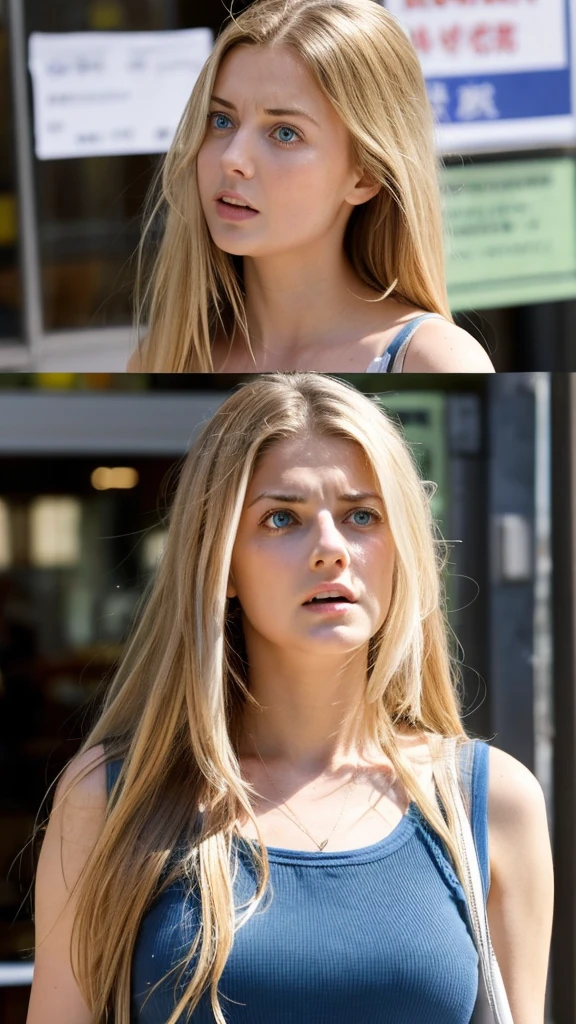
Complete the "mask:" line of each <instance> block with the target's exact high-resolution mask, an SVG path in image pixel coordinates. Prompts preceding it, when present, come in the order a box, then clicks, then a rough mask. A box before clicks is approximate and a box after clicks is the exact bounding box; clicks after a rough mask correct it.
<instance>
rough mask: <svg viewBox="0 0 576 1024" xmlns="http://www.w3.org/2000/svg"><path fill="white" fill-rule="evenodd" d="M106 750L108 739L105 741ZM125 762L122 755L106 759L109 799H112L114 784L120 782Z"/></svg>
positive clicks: (105, 748)
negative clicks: (119, 778)
mask: <svg viewBox="0 0 576 1024" xmlns="http://www.w3.org/2000/svg"><path fill="white" fill-rule="evenodd" d="M104 750H105V751H106V752H108V751H107V743H106V741H105V742H104ZM123 764H124V761H123V759H122V758H121V757H118V758H113V759H111V760H108V761H106V793H107V796H108V800H110V797H111V795H112V790H113V789H114V786H115V785H116V783H117V782H118V777H119V775H120V772H121V771H122V765H123Z"/></svg>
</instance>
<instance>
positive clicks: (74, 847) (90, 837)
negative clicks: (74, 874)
mask: <svg viewBox="0 0 576 1024" xmlns="http://www.w3.org/2000/svg"><path fill="white" fill-rule="evenodd" d="M105 758H106V755H105V751H104V747H103V746H102V745H98V746H96V747H92V748H91V749H90V750H85V751H83V752H82V753H81V754H78V755H77V756H76V757H75V758H73V759H72V761H71V762H70V764H69V765H68V766H67V768H66V769H65V771H64V772H63V773H62V775H61V777H60V779H59V782H58V785H57V787H56V792H55V794H54V804H53V808H52V814H51V816H50V823H49V825H48V830H47V834H46V841H47V843H48V846H50V843H51V841H52V842H61V843H62V844H64V845H65V846H66V847H67V857H66V859H67V860H68V861H69V863H70V866H71V867H72V869H73V871H74V868H75V866H76V865H77V863H79V862H81V861H82V860H83V859H84V854H83V853H82V851H85V850H86V849H89V848H91V847H92V846H93V845H94V844H95V842H96V840H97V839H98V836H99V835H100V833H101V831H102V829H103V827H104V821H105V817H106V807H107V802H108V793H107V785H106V764H105Z"/></svg>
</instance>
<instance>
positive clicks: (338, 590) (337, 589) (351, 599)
mask: <svg viewBox="0 0 576 1024" xmlns="http://www.w3.org/2000/svg"><path fill="white" fill-rule="evenodd" d="M330 593H335V594H339V595H340V597H344V598H346V599H347V602H348V603H350V604H356V602H357V600H358V598H357V597H356V596H355V595H354V594H353V592H352V591H351V590H350V588H349V587H346V586H344V585H343V584H342V583H319V584H318V586H317V587H315V588H314V590H312V591H310V593H309V594H308V596H307V597H305V598H304V601H303V602H302V604H303V605H306V604H307V603H308V602H309V601H311V600H312V598H313V597H322V594H330ZM334 603H335V604H337V603H338V598H335V599H334ZM312 607H314V605H312ZM317 607H319V608H323V607H327V606H326V605H318V606H317Z"/></svg>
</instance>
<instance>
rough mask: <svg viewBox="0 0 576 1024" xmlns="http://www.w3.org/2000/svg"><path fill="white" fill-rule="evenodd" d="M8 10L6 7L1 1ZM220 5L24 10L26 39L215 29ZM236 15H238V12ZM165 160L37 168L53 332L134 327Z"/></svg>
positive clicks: (53, 163) (206, 0) (55, 163)
mask: <svg viewBox="0 0 576 1024" xmlns="http://www.w3.org/2000/svg"><path fill="white" fill-rule="evenodd" d="M0 2H1V0H0ZM226 6H227V5H226V4H220V3H214V0H75V2H74V3H73V4H71V3H69V2H67V0H66V2H65V0H56V2H53V3H50V4H47V3H45V0H25V12H26V31H27V34H28V35H29V34H30V33H32V32H88V31H126V32H140V31H155V32H157V31H168V30H174V29H185V28H200V27H204V28H210V29H211V30H212V31H213V32H214V34H216V33H217V32H218V31H219V29H220V27H221V25H222V23H223V21H224V20H225V17H226ZM234 9H235V10H236V11H238V9H239V7H238V6H236V4H235V5H234ZM160 159H161V158H160V157H158V156H115V157H88V158H83V159H67V160H43V161H40V160H36V161H35V166H36V188H37V206H38V216H39V222H40V254H41V264H42V284H43V301H44V326H45V329H46V330H59V329H68V328H88V327H92V328H93V327H112V326H123V325H128V324H129V323H130V322H131V319H132V287H133V282H134V270H135V266H134V261H133V259H132V257H133V256H134V253H135V250H136V247H137V245H138V241H139V237H140V230H141V213H142V206H143V202H144V199H145V196H146V193H147V190H148V188H149V185H150V183H151V181H152V177H153V174H154V171H155V170H156V169H157V167H158V163H159V160H160Z"/></svg>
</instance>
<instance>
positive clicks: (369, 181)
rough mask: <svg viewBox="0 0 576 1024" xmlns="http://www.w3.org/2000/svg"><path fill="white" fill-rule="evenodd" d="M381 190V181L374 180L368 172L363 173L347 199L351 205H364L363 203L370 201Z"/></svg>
mask: <svg viewBox="0 0 576 1024" xmlns="http://www.w3.org/2000/svg"><path fill="white" fill-rule="evenodd" d="M381 191H382V185H381V184H380V182H379V181H374V179H373V178H370V177H369V175H368V174H363V175H362V177H361V178H360V179H359V181H357V182H356V184H355V186H354V188H353V189H352V191H351V192H350V193H349V194H348V195H347V196H346V199H347V201H348V202H349V203H350V205H351V206H362V204H363V203H368V202H370V200H371V199H373V198H374V196H377V195H378V193H379V192H381Z"/></svg>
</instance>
